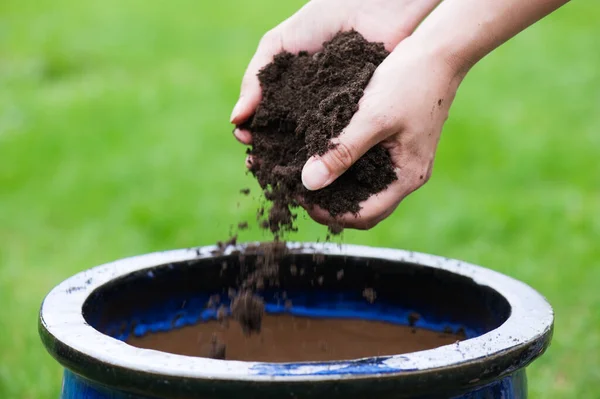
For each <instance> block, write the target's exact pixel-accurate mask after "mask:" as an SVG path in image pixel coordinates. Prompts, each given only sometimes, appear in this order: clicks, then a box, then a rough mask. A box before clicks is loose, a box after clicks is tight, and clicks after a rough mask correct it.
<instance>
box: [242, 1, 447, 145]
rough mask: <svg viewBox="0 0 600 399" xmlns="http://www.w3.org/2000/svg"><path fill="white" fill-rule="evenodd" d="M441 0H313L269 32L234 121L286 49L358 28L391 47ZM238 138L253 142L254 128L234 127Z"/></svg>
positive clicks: (246, 113) (316, 45)
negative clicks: (260, 76) (261, 74)
mask: <svg viewBox="0 0 600 399" xmlns="http://www.w3.org/2000/svg"><path fill="white" fill-rule="evenodd" d="M440 1H441V0H370V1H364V0H312V1H310V2H309V3H308V4H306V5H305V6H304V7H302V8H301V9H300V10H299V11H298V12H297V13H296V14H294V15H293V16H292V17H291V18H289V19H287V20H286V21H284V22H283V23H281V24H280V25H279V26H277V27H276V28H274V29H273V30H271V31H269V32H267V33H266V34H265V35H264V37H263V38H262V40H261V41H260V44H259V46H258V49H257V50H256V54H255V55H254V57H253V58H252V60H251V61H250V64H249V65H248V68H247V70H246V73H245V74H244V78H243V80H242V89H241V93H240V98H239V100H238V102H237V104H236V105H235V107H234V109H233V112H232V114H231V122H232V123H233V124H235V125H239V124H241V123H243V122H244V121H246V119H248V118H249V117H250V116H251V115H252V114H253V113H254V110H255V109H256V107H257V106H258V104H259V103H260V100H261V89H260V83H259V81H258V78H257V74H258V72H259V71H260V69H261V68H262V67H264V66H265V65H267V64H269V63H270V62H271V61H272V60H273V56H274V55H275V54H277V53H280V52H281V51H283V50H286V51H288V52H291V53H298V52H299V51H302V50H304V51H308V52H316V51H318V50H320V49H321V48H322V45H323V43H324V42H326V41H328V40H330V39H331V38H333V36H335V34H337V33H338V32H339V31H348V30H351V29H355V30H356V31H358V32H360V33H361V34H362V35H363V36H364V37H365V39H367V40H369V41H373V42H382V43H384V45H385V47H386V48H387V49H388V50H389V51H391V50H392V49H394V47H395V46H396V45H397V44H398V43H399V42H400V41H401V40H403V39H404V38H406V37H408V36H409V35H410V34H411V33H412V32H413V31H414V29H415V28H416V27H417V25H418V24H419V23H421V21H422V20H423V18H425V16H426V15H427V14H428V13H430V12H431V10H433V9H434V8H435V6H436V5H437V4H438V3H439V2H440ZM234 134H235V136H236V137H237V139H238V140H239V141H241V142H242V143H244V144H250V142H251V141H252V137H251V135H250V132H247V131H242V130H239V129H236V130H235V132H234Z"/></svg>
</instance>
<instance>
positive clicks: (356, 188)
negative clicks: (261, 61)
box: [240, 31, 397, 233]
mask: <svg viewBox="0 0 600 399" xmlns="http://www.w3.org/2000/svg"><path fill="white" fill-rule="evenodd" d="M388 54H389V53H388V52H387V51H386V50H385V48H384V46H383V44H381V43H371V42H368V41H366V40H365V39H364V38H363V37H362V35H360V33H358V32H356V31H351V32H343V33H339V34H337V35H336V36H335V37H334V38H333V39H331V40H330V41H329V42H326V43H324V46H323V49H322V50H321V51H320V52H318V53H315V54H309V53H307V52H305V51H302V52H300V53H299V54H291V53H287V52H283V53H280V54H278V55H276V56H275V58H274V60H273V62H272V63H271V64H269V65H267V66H266V67H264V68H263V69H262V70H261V71H260V73H259V75H258V77H259V80H260V83H261V87H262V90H263V97H262V101H261V103H260V104H259V106H258V108H257V109H256V112H255V114H254V115H253V116H252V117H251V118H250V119H249V120H248V121H247V122H246V123H244V124H243V125H241V126H240V128H243V129H246V130H249V131H250V132H251V133H252V138H253V142H252V148H251V150H249V154H250V155H252V158H253V159H254V162H253V164H252V166H251V169H250V170H251V172H252V173H253V174H254V176H255V177H256V178H257V180H258V182H259V184H260V186H261V187H262V189H263V190H264V192H265V197H266V198H267V200H269V201H272V203H273V205H272V207H271V209H270V211H269V213H268V215H267V216H266V220H265V221H264V223H263V225H264V227H266V228H270V230H271V231H273V232H274V233H278V232H279V231H280V230H282V231H288V230H294V229H295V228H294V220H295V218H296V216H295V215H294V213H293V208H295V207H297V206H298V201H299V200H300V199H301V201H302V202H303V204H304V205H305V206H309V207H310V206H318V207H321V208H323V209H325V210H327V211H329V213H330V214H331V215H332V216H334V217H335V216H339V215H341V214H345V213H355V214H356V213H358V212H359V211H360V203H361V202H363V201H365V200H367V199H368V198H369V197H370V196H371V195H373V194H376V193H379V192H381V191H382V190H384V189H385V188H386V187H388V185H390V184H391V183H392V182H393V181H394V180H396V179H397V177H396V173H395V170H394V166H393V164H392V161H391V158H390V155H389V153H388V151H387V150H386V149H385V148H384V147H383V146H381V145H376V146H375V147H373V148H372V149H371V150H369V151H368V152H367V153H366V154H365V155H364V156H362V157H361V158H360V159H359V160H358V161H357V162H356V163H355V164H354V165H353V166H352V167H350V169H349V170H348V171H347V172H345V173H344V174H343V175H342V176H341V177H339V178H338V179H337V180H336V181H335V182H334V183H333V184H331V185H330V186H328V187H326V188H324V189H321V190H317V191H308V190H306V189H305V188H304V186H303V185H302V181H301V172H302V168H303V166H304V164H305V163H306V161H307V160H308V159H309V158H310V157H311V156H313V155H323V154H325V153H326V152H327V151H329V150H331V149H333V148H334V147H335V146H334V145H333V144H332V143H331V139H332V138H335V137H337V136H339V135H340V134H341V133H342V130H343V129H344V128H345V127H346V126H347V125H348V123H349V122H350V120H351V119H352V116H353V115H354V113H355V112H356V111H357V110H358V103H359V100H360V99H361V97H362V96H363V90H364V89H365V87H366V86H367V84H368V83H369V80H370V79H371V77H372V75H373V73H374V72H375V69H376V68H377V66H378V65H379V64H381V62H383V60H384V59H385V58H386V57H387V55H388ZM259 213H260V215H259V216H262V213H261V212H259ZM330 231H331V232H332V233H339V232H340V231H341V228H340V226H332V228H331V229H330Z"/></svg>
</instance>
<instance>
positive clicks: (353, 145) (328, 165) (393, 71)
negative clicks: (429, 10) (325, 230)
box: [302, 38, 466, 229]
mask: <svg viewBox="0 0 600 399" xmlns="http://www.w3.org/2000/svg"><path fill="white" fill-rule="evenodd" d="M465 71H466V70H465V68H464V64H462V63H461V62H454V60H453V59H452V58H448V57H446V56H445V55H444V53H442V52H438V51H436V50H434V49H433V48H432V47H431V46H425V45H423V44H422V43H421V42H418V41H416V40H413V39H412V38H408V39H406V40H404V41H403V42H402V43H400V44H399V45H398V46H397V47H396V49H395V50H394V51H393V52H392V53H391V54H390V55H389V56H388V58H386V59H385V61H384V62H383V63H382V64H381V65H380V66H379V68H377V70H376V71H375V74H374V75H373V77H372V78H371V81H370V82H369V85H368V86H367V88H366V89H365V92H364V95H363V97H362V98H361V100H360V102H359V109H358V111H357V112H356V113H355V114H354V116H353V118H352V120H351V121H350V124H349V125H348V126H347V127H346V128H345V129H344V131H343V132H342V134H341V135H340V136H338V137H337V138H336V139H334V140H333V142H334V143H337V146H335V147H334V149H332V150H331V151H329V152H328V153H326V154H324V155H323V156H320V157H319V156H315V157H312V158H311V159H309V160H308V162H307V163H306V165H305V166H304V169H303V172H302V181H303V183H304V186H305V187H306V188H308V189H310V190H318V189H321V188H323V187H325V186H327V185H329V184H331V183H332V182H333V181H334V180H335V179H336V178H337V177H339V176H340V175H341V174H342V173H344V172H345V171H346V170H347V169H348V168H349V167H350V166H351V165H352V164H353V163H354V162H355V161H356V160H357V159H358V158H360V157H361V156H362V155H363V154H364V153H366V152H367V151H368V150H369V149H370V148H371V147H373V146H374V145H375V144H378V143H381V144H382V145H383V146H385V147H386V148H387V149H388V151H389V152H390V155H391V158H392V162H393V163H394V167H395V170H396V174H397V176H398V180H397V181H395V182H394V183H392V184H391V185H390V186H389V187H388V188H387V189H386V190H385V191H383V192H381V193H379V194H377V195H374V196H372V197H371V198H369V199H368V200H367V201H365V202H364V203H362V204H361V208H362V209H361V211H360V212H359V214H358V215H353V214H347V215H343V216H341V217H339V216H338V217H337V218H336V219H335V221H336V222H338V223H340V224H341V225H342V226H344V227H349V228H357V229H370V228H372V227H373V226H375V225H376V224H377V223H379V222H380V221H382V220H383V219H385V218H386V217H388V216H389V215H390V214H391V213H392V212H393V211H394V210H395V209H396V207H397V206H398V204H399V203H400V201H402V199H403V198H405V197H406V196H407V195H408V194H410V193H411V192H413V191H415V190H416V189H417V188H419V187H421V186H422V185H423V184H425V182H427V180H428V179H429V177H430V176H431V172H432V168H433V160H434V156H435V151H436V148H437V143H438V141H439V138H440V133H441V131H442V127H443V125H444V123H445V121H446V119H447V117H448V110H449V108H450V105H451V104H452V101H453V100H454V97H455V94H456V90H457V88H458V86H459V84H460V82H461V81H462V78H463V76H464V73H465ZM307 211H308V213H309V214H310V216H311V217H312V218H313V219H315V220H316V221H317V222H320V223H323V224H330V223H332V222H334V220H333V219H332V218H331V216H330V215H329V213H328V212H327V211H325V210H323V209H319V208H308V209H307Z"/></svg>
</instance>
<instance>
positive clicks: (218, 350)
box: [203, 333, 227, 360]
mask: <svg viewBox="0 0 600 399" xmlns="http://www.w3.org/2000/svg"><path fill="white" fill-rule="evenodd" d="M226 349H227V348H226V346H225V344H224V343H223V342H221V341H220V340H219V338H218V337H217V335H216V334H214V333H213V335H212V337H211V340H210V342H209V343H208V344H207V345H204V348H203V352H205V353H206V356H205V357H207V358H209V359H218V360H225V359H226V357H225V355H226Z"/></svg>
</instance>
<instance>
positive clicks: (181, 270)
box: [39, 243, 553, 399]
mask: <svg viewBox="0 0 600 399" xmlns="http://www.w3.org/2000/svg"><path fill="white" fill-rule="evenodd" d="M287 247H288V253H287V255H285V257H284V258H283V259H282V260H281V262H280V269H279V274H280V278H279V280H278V282H277V284H278V285H279V287H277V288H276V289H266V290H265V292H264V298H265V303H266V311H267V313H292V314H294V315H296V316H298V317H300V316H311V317H320V318H326V319H349V318H352V319H363V320H373V321H384V322H387V323H395V324H404V325H409V324H410V325H411V326H413V327H415V328H427V329H429V330H434V331H439V332H441V331H444V330H448V329H451V330H453V331H457V330H459V329H460V330H461V331H462V332H463V333H464V334H465V336H466V339H465V340H462V341H460V342H457V343H451V344H446V345H443V346H440V347H436V348H434V349H428V350H421V351H417V352H410V353H402V354H393V355H386V356H374V357H366V358H359V359H350V360H337V361H303V362H291V363H290V362H288V363H276V362H271V363H268V362H251V361H229V360H215V359H208V358H202V357H192V356H184V355H177V354H173V353H167V352H161V351H156V350H151V349H143V348H139V347H135V346H132V345H129V344H127V343H126V342H125V341H126V340H127V339H128V338H130V337H133V336H142V335H144V334H146V333H149V332H159V331H168V330H173V329H178V328H181V327H183V326H186V325H192V324H196V323H199V322H203V321H206V320H210V319H212V318H215V316H216V315H215V313H216V312H215V310H214V309H211V308H207V307H206V303H207V301H208V300H209V298H210V297H211V295H214V294H217V293H220V294H222V295H223V293H225V292H227V290H228V288H229V287H231V286H233V285H235V283H236V276H238V275H239V270H240V267H242V268H248V267H252V265H253V262H254V261H255V260H256V258H257V256H260V251H256V250H253V251H252V252H248V251H246V246H245V245H239V246H237V247H230V248H228V249H226V250H225V251H221V250H217V248H216V247H202V248H196V249H185V250H174V251H167V252H160V253H153V254H148V255H143V256H137V257H133V258H127V259H123V260H119V261H116V262H113V263H109V264H105V265H102V266H98V267H95V268H92V269H90V270H87V271H84V272H81V273H79V274H77V275H75V276H73V277H71V278H69V279H67V280H65V281H64V282H62V283H61V284H59V285H58V286H57V287H56V288H54V289H53V290H52V291H51V292H50V293H49V294H48V296H47V297H46V298H45V300H44V302H43V304H42V307H41V312H40V322H39V330H40V335H41V338H42V341H43V343H44V345H45V346H46V348H47V350H48V351H49V352H50V354H51V355H52V356H53V357H54V358H56V360H58V361H59V362H60V363H61V364H62V365H63V366H64V368H65V371H64V381H63V388H62V398H63V399H67V398H69V399H70V398H112V399H116V398H129V399H132V398H178V399H184V398H185V399H189V398H207V399H208V398H210V399H220V398H261V399H267V398H327V399H334V398H365V397H377V398H382V399H384V398H526V397H527V387H526V375H525V368H526V367H527V366H528V365H529V364H530V363H531V362H532V361H533V360H535V359H536V358H537V357H539V356H540V355H541V354H542V353H543V352H544V350H545V349H546V348H547V347H548V345H549V343H550V340H551V336H552V328H553V312H552V308H551V307H550V305H549V304H548V303H547V302H546V300H545V299H544V298H543V297H542V296H541V295H539V294H538V293H537V292H536V291H534V290H533V289H532V288H530V287H529V286H527V285H525V284H523V283H521V282H519V281H516V280H514V279H512V278H510V277H507V276H505V275H502V274H500V273H497V272H495V271H492V270H488V269H485V268H482V267H479V266H475V265H471V264H467V263H464V262H461V261H457V260H452V259H447V258H441V257H437V256H431V255H426V254H420V253H414V252H408V251H402V250H395V249H383V248H372V247H363V246H352V245H342V246H339V245H334V244H292V243H288V244H287ZM240 254H243V256H240ZM315 255H318V256H315ZM224 262H226V267H224ZM295 270H302V271H303V273H302V275H301V276H300V275H299V274H298V273H295V272H294V271H295ZM340 270H342V271H343V278H340ZM317 277H318V280H319V284H315V279H316V278H317ZM365 288H369V289H372V290H373V292H375V293H376V294H377V297H376V299H375V300H374V301H372V300H371V301H368V300H367V299H365V298H364V297H363V291H364V290H365ZM283 291H285V292H286V295H287V297H289V298H290V300H291V301H293V304H294V305H293V306H292V307H291V308H290V307H289V306H285V305H284V304H283V303H282V301H281V297H280V296H278V293H280V292H283ZM223 296H226V295H223ZM371 302H372V303H371ZM415 314H418V315H419V316H418V317H415V316H414V315H415Z"/></svg>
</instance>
